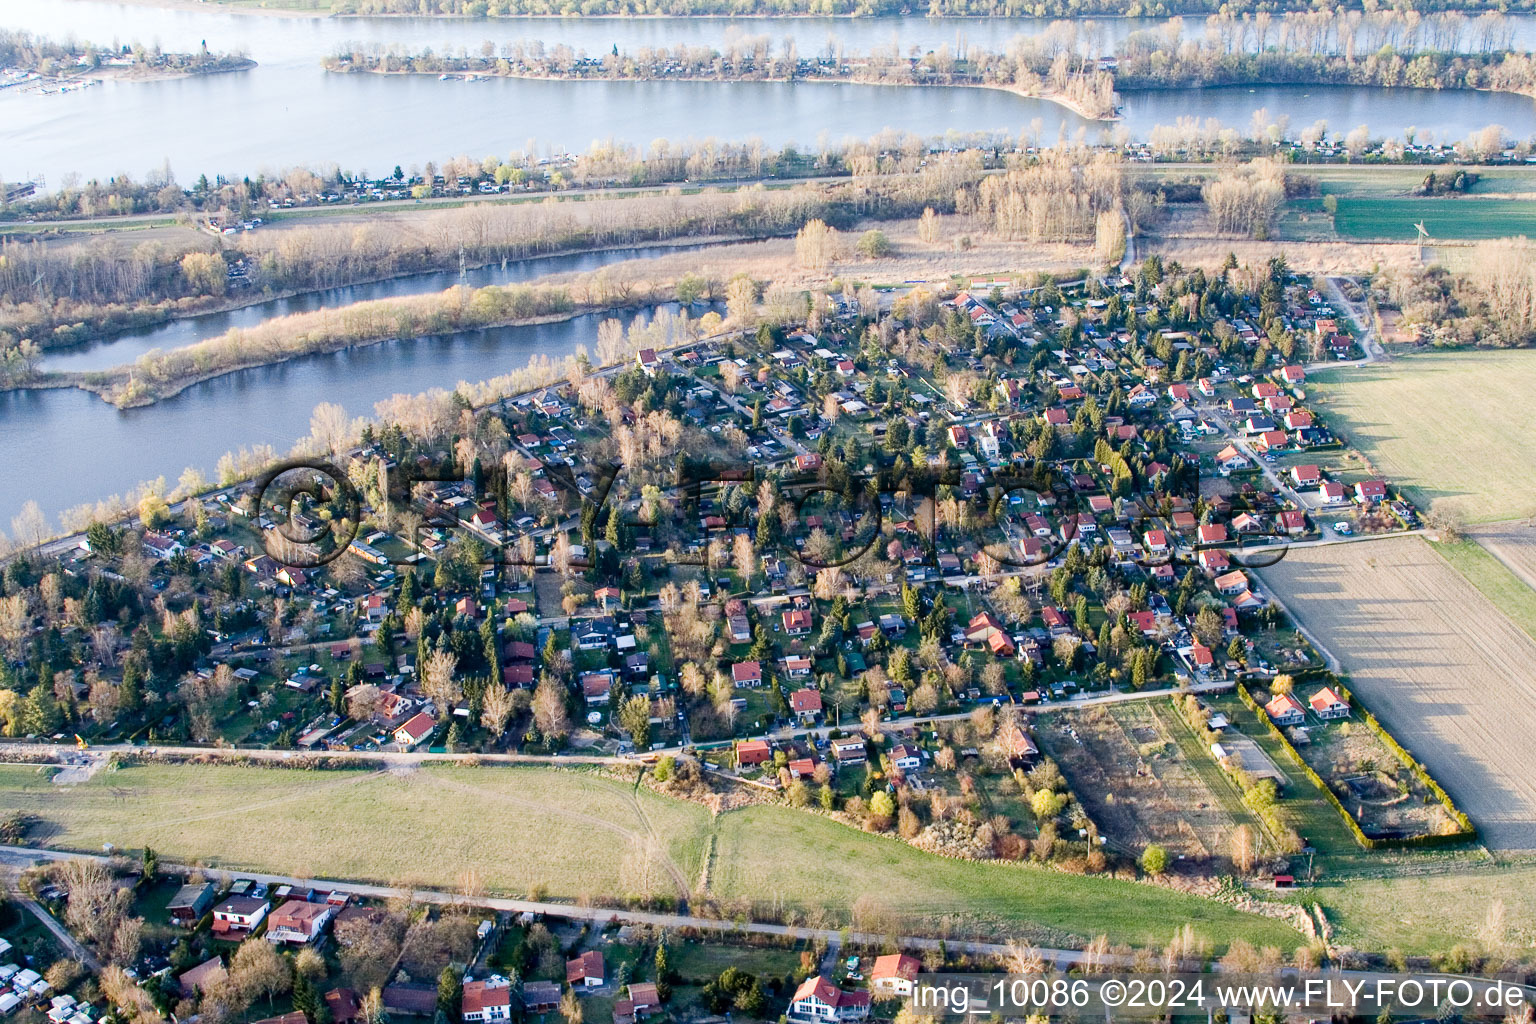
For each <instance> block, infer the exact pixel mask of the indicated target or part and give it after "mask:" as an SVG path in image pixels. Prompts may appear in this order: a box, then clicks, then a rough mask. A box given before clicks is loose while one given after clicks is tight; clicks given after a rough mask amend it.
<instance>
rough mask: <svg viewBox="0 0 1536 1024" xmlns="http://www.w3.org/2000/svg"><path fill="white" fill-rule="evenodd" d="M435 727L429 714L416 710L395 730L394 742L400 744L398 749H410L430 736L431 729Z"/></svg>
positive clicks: (435, 724)
mask: <svg viewBox="0 0 1536 1024" xmlns="http://www.w3.org/2000/svg"><path fill="white" fill-rule="evenodd" d="M436 728H437V723H436V722H435V721H433V720H432V716H431V715H429V714H427V713H426V712H425V711H418V712H416V714H414V715H412V716H411V717H410V718H408V719H406V720H405V722H404V723H403V724H401V726H400V727H399V728H398V729H396V730H395V742H396V743H398V744H399V745H400V749H402V750H411V749H412V748H414V747H416V746H418V745H419V744H420V743H421V742H422V741H423V740H425V739H426V738H427V737H428V736H431V735H432V730H434V729H436Z"/></svg>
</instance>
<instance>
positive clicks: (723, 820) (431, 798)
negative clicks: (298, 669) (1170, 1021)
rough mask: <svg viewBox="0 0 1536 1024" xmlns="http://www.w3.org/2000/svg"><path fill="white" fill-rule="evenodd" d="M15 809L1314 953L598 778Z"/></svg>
mask: <svg viewBox="0 0 1536 1024" xmlns="http://www.w3.org/2000/svg"><path fill="white" fill-rule="evenodd" d="M0 806H4V807H8V808H16V809H19V810H22V811H25V812H27V813H29V814H32V815H35V816H36V817H37V818H38V819H39V824H38V827H37V829H36V830H35V832H34V835H33V837H32V839H33V841H36V842H40V843H41V844H42V845H45V846H50V847H55V848H60V849H75V850H88V851H92V852H94V851H97V850H100V849H101V844H102V843H107V842H110V843H114V844H116V845H118V846H119V847H122V848H126V849H134V848H137V847H141V846H143V845H144V844H146V843H147V844H149V845H151V846H153V847H154V848H155V849H156V850H158V851H159V852H160V853H161V855H162V856H164V857H165V858H167V859H171V858H175V859H177V860H185V861H197V862H199V863H202V864H204V865H207V866H209V867H213V868H218V869H221V870H226V871H238V870H262V871H270V872H277V873H285V874H291V875H297V876H299V877H315V878H345V879H355V880H358V881H372V882H379V883H387V884H395V885H418V886H432V887H437V888H455V889H457V888H464V887H465V886H466V885H468V884H469V883H470V882H471V881H472V882H474V883H475V884H477V885H478V886H480V887H483V888H484V889H485V890H486V891H490V892H508V893H516V894H524V893H529V892H530V891H534V890H536V889H537V890H540V891H542V892H544V893H545V894H547V895H548V896H550V897H556V898H562V899H571V900H579V899H582V898H584V897H592V898H613V897H615V896H621V895H624V894H628V893H640V892H644V891H647V890H649V891H652V892H654V893H655V894H656V895H661V896H664V895H670V894H672V893H673V892H674V887H676V888H680V889H682V890H683V891H684V892H687V891H690V890H692V889H693V888H695V887H697V885H698V884H699V881H700V880H701V879H702V878H703V877H704V873H703V870H702V869H703V863H702V862H703V860H704V858H705V856H706V855H708V856H709V859H710V865H709V874H708V878H709V885H708V893H709V895H710V896H712V897H715V898H717V899H720V900H722V901H726V902H727V903H731V904H736V905H748V904H750V905H751V906H752V908H753V909H754V911H756V912H757V913H758V914H769V913H772V912H777V913H779V914H784V913H788V912H790V911H793V912H795V913H796V915H797V916H800V917H801V918H802V919H805V920H815V921H822V922H825V923H826V924H827V925H828V926H836V925H839V924H842V923H845V922H848V921H850V920H852V921H855V922H857V923H860V924H862V925H863V926H865V927H870V928H875V929H877V930H881V931H885V930H887V929H888V928H896V927H910V928H911V929H912V930H914V931H933V930H938V929H941V928H945V927H950V926H959V925H963V924H966V923H968V922H969V923H976V924H981V923H985V924H987V925H989V926H990V927H991V929H992V930H994V931H996V930H998V929H1001V930H1004V931H1006V932H1008V933H1009V934H1017V935H1021V936H1027V937H1031V938H1033V939H1035V940H1036V941H1040V942H1045V941H1046V940H1051V939H1054V940H1060V942H1066V941H1068V940H1086V939H1090V938H1092V937H1093V936H1094V935H1097V934H1099V933H1107V934H1108V935H1109V936H1110V938H1111V939H1112V940H1114V941H1117V942H1120V941H1124V942H1130V943H1150V944H1162V943H1165V942H1166V941H1167V939H1168V937H1169V936H1170V935H1171V934H1172V932H1173V929H1174V928H1175V927H1176V926H1177V925H1179V924H1182V923H1183V922H1186V921H1187V922H1190V923H1191V924H1192V925H1193V926H1194V928H1195V930H1196V931H1197V932H1199V933H1200V934H1201V935H1203V936H1205V937H1206V938H1208V939H1210V940H1211V941H1212V942H1213V943H1215V944H1216V946H1217V947H1218V948H1221V947H1223V946H1224V945H1225V944H1226V942H1227V941H1229V940H1230V939H1231V938H1235V937H1244V938H1247V939H1249V940H1250V941H1252V942H1254V943H1255V944H1261V945H1278V946H1280V947H1281V948H1283V949H1287V950H1289V949H1293V948H1294V947H1295V946H1297V945H1298V944H1300V942H1301V937H1300V935H1299V934H1298V933H1297V932H1295V931H1294V930H1293V929H1292V928H1290V927H1289V926H1288V925H1286V924H1284V923H1283V922H1280V921H1277V920H1273V919H1270V918H1266V917H1260V916H1257V915H1253V914H1247V913H1242V912H1240V911H1237V910H1234V909H1232V908H1230V907H1227V906H1225V905H1223V904H1220V903H1216V902H1213V901H1210V900H1206V899H1202V898H1200V897H1196V896H1191V895H1187V894H1185V893H1180V892H1176V891H1173V890H1170V889H1164V888H1160V887H1155V886H1144V885H1139V884H1137V883H1134V882H1126V881H1115V880H1112V879H1107V878H1094V877H1088V876H1083V875H1072V874H1068V873H1065V872H1060V871H1054V870H1050V869H1046V868H1039V867H1033V866H1024V865H1017V864H985V863H975V862H969V861H960V860H947V859H944V858H940V857H936V856H933V855H931V854H927V853H924V852H922V851H920V850H917V849H914V848H913V847H910V846H908V845H906V844H905V843H902V842H900V841H898V840H895V839H892V838H887V837H879V836H871V835H867V834H865V833H863V832H859V831H856V830H854V829H850V828H849V827H847V826H845V825H842V824H840V823H838V822H835V821H832V820H830V819H828V818H825V817H822V816H820V815H817V814H812V813H809V812H805V811H796V810H792V809H790V808H788V807H784V806H779V805H772V806H767V805H760V806H751V807H747V808H745V809H742V810H739V811H732V812H729V813H727V814H724V815H721V816H720V817H719V818H717V819H711V817H710V815H709V812H708V811H706V810H705V809H704V808H703V807H701V806H699V805H697V804H692V803H686V802H683V801H679V800H672V799H669V798H666V797H662V796H658V795H655V794H652V793H650V792H648V791H645V790H639V791H636V790H635V789H634V787H633V785H632V784H629V783H625V782H623V781H622V780H618V779H614V778H611V777H608V776H604V775H599V774H594V773H589V772H579V771H551V770H547V769H537V768H504V767H488V766H482V767H465V766H430V767H425V766H424V767H421V768H419V769H417V770H414V771H407V772H397V771H367V770H355V771H337V772H325V773H320V772H304V771H284V770H280V769H272V768H250V767H238V766H225V765H188V766H172V765H147V766H135V767H127V768H122V769H119V770H117V771H111V770H107V771H102V772H99V773H98V774H97V775H96V776H95V777H94V778H92V779H91V780H90V781H89V782H85V783H81V784H79V785H76V786H73V787H69V788H65V787H59V786H56V785H55V784H54V783H53V782H52V781H50V779H49V777H48V774H47V772H46V770H42V771H40V770H39V769H38V768H37V767H36V766H33V765H0ZM529 820H538V821H539V822H540V826H539V828H537V829H530V828H528V827H526V822H527V821H529ZM711 830H713V841H712V842H711V838H710V836H711ZM235 833H238V834H239V835H240V841H239V842H238V843H235V844H233V845H231V844H230V842H229V837H230V835H231V834H235ZM228 851H235V852H233V853H230V852H228ZM706 851H708V852H707V854H706ZM1058 944H1059V943H1058Z"/></svg>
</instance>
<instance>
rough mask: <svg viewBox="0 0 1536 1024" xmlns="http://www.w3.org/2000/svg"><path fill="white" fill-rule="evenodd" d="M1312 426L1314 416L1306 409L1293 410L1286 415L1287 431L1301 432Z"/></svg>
mask: <svg viewBox="0 0 1536 1024" xmlns="http://www.w3.org/2000/svg"><path fill="white" fill-rule="evenodd" d="M1311 425H1312V414H1311V413H1310V412H1308V411H1307V410H1305V409H1292V410H1291V411H1289V412H1287V413H1286V414H1285V429H1286V430H1301V429H1302V428H1303V427H1310V426H1311Z"/></svg>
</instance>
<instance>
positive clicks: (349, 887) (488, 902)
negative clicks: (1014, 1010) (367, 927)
mask: <svg viewBox="0 0 1536 1024" xmlns="http://www.w3.org/2000/svg"><path fill="white" fill-rule="evenodd" d="M77 857H87V858H89V859H92V860H101V861H105V860H106V859H107V858H105V857H103V856H101V855H99V854H77V853H68V852H64V851H60V850H38V849H30V848H20V847H0V863H8V864H10V865H12V866H14V867H30V866H32V865H33V864H36V863H40V862H50V861H65V860H73V859H75V858H77ZM160 870H161V871H166V872H173V873H186V872H189V871H192V870H199V869H195V868H191V867H185V866H181V865H176V864H167V863H165V862H164V861H162V862H161V863H160ZM234 874H235V875H237V876H238V877H240V878H251V879H255V880H256V881H258V882H265V883H267V884H268V885H296V886H297V885H302V886H318V887H320V888H329V889H332V890H339V891H342V892H348V893H352V894H353V895H356V896H362V897H367V898H369V899H382V900H387V899H403V898H408V899H411V900H414V901H416V902H418V903H435V904H439V905H446V906H471V907H485V908H486V909H488V910H498V911H506V912H509V913H513V914H521V913H525V912H526V913H533V914H544V915H548V916H550V917H562V918H568V919H571V920H578V921H596V922H603V923H606V922H609V921H618V922H622V923H625V924H643V925H652V926H655V927H660V928H669V929H676V928H697V929H700V930H701V931H716V932H735V933H750V934H754V935H776V936H787V937H795V938H804V939H812V940H819V941H822V942H825V943H827V945H828V947H829V948H830V947H831V946H832V945H833V944H834V943H841V942H842V941H843V939H844V938H845V937H846V939H847V940H848V941H850V942H855V943H858V944H860V945H884V943H885V942H886V940H887V939H888V938H889V936H886V935H882V934H875V933H870V932H846V933H845V932H842V931H840V930H837V929H832V928H797V927H792V926H789V925H782V924H769V923H767V922H762V921H721V920H717V919H715V918H711V917H698V916H695V915H692V914H661V913H654V912H651V911H644V910H616V909H612V908H608V907H582V906H576V905H574V904H570V903H550V902H547V901H538V900H517V899H508V898H505V897H499V896H469V895H463V894H459V893H449V892H441V891H439V890H437V889H400V888H396V887H394V886H387V885H369V884H366V883H363V882H347V881H336V880H332V879H325V878H296V877H293V876H291V875H269V874H262V873H260V872H254V871H240V872H234ZM55 924H57V922H55ZM69 941H70V942H73V939H70V940H69ZM897 941H898V942H899V943H900V945H902V946H903V947H906V948H908V949H923V950H929V949H938V948H939V947H940V946H941V945H942V946H944V947H945V948H947V949H949V950H952V951H954V950H959V951H963V952H966V953H982V954H1006V953H1007V952H1008V950H1009V947H1008V946H1007V945H1004V944H1001V943H995V942H964V941H959V940H940V939H933V938H926V937H922V936H904V937H901V938H899V939H898V940H897ZM1038 952H1039V954H1040V956H1041V957H1042V958H1043V959H1045V960H1047V961H1049V962H1051V963H1054V964H1056V965H1057V966H1060V967H1067V966H1069V965H1071V964H1074V963H1076V962H1077V961H1078V960H1079V959H1080V958H1081V956H1082V954H1081V953H1080V952H1079V951H1078V950H1072V949H1040V950H1038Z"/></svg>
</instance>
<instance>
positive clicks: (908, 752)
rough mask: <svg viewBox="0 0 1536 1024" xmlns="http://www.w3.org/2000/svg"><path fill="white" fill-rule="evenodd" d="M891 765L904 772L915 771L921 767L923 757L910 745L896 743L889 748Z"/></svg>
mask: <svg viewBox="0 0 1536 1024" xmlns="http://www.w3.org/2000/svg"><path fill="white" fill-rule="evenodd" d="M891 764H892V765H893V766H895V767H897V768H900V769H901V770H902V771H904V772H910V771H916V770H917V769H919V768H921V767H922V766H923V755H922V752H921V751H920V750H918V749H917V748H916V747H914V746H912V745H910V744H907V743H898V744H896V746H894V747H892V748H891Z"/></svg>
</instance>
